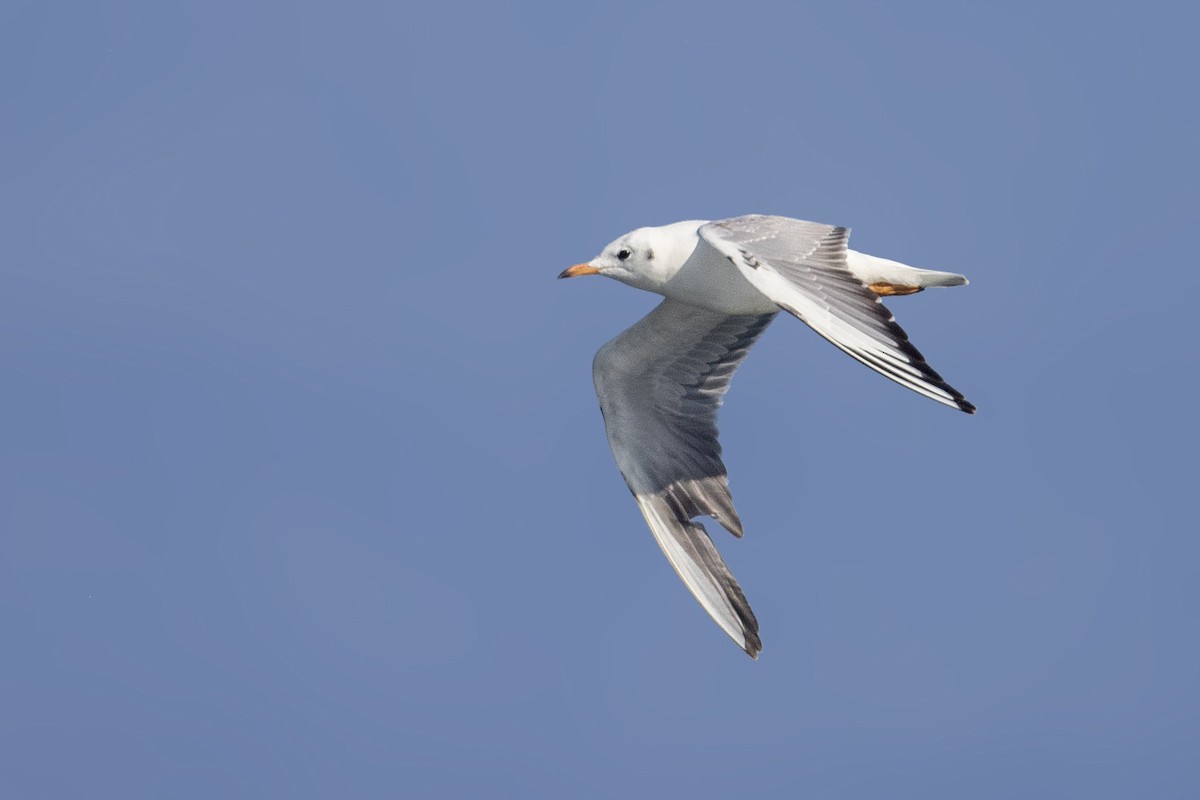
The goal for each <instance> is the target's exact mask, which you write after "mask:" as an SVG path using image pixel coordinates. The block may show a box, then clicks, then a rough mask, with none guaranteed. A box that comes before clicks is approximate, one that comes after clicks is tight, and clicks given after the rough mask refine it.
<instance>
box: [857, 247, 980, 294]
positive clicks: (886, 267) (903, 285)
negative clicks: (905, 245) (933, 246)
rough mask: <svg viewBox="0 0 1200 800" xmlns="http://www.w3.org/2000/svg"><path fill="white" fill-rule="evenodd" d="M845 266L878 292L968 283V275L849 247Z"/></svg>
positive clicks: (903, 292)
mask: <svg viewBox="0 0 1200 800" xmlns="http://www.w3.org/2000/svg"><path fill="white" fill-rule="evenodd" d="M846 266H847V267H849V268H850V271H851V272H852V273H854V277H856V278H858V279H859V280H860V281H862V282H863V283H865V284H866V285H867V286H868V287H870V289H871V291H873V292H875V294H879V295H896V294H913V293H914V292H919V291H921V290H922V289H927V288H929V287H930V286H965V285H966V284H967V283H968V281H967V278H966V276H965V275H959V274H958V273H955V272H938V271H937V270H932V269H917V268H916V267H910V266H908V265H907V264H901V263H900V262H899V261H889V260H888V259H886V258H877V257H876V256H869V255H867V254H866V253H859V252H857V251H855V250H849V249H848V250H846Z"/></svg>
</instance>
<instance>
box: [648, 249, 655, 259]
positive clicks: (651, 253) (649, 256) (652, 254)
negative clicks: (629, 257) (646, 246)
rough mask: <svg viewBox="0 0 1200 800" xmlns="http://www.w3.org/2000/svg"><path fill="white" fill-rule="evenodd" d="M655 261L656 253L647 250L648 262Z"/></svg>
mask: <svg viewBox="0 0 1200 800" xmlns="http://www.w3.org/2000/svg"><path fill="white" fill-rule="evenodd" d="M653 259H654V251H653V250H647V251H646V260H647V261H651V260H653Z"/></svg>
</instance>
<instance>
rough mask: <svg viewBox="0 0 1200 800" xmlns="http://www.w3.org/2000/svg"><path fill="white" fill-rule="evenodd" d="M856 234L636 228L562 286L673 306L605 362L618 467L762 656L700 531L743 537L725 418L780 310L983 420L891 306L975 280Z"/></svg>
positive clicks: (709, 604)
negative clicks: (652, 296)
mask: <svg viewBox="0 0 1200 800" xmlns="http://www.w3.org/2000/svg"><path fill="white" fill-rule="evenodd" d="M848 238H849V231H848V230H847V229H845V228H836V227H833V226H829V225H822V224H819V223H814V222H805V221H802V220H794V219H789V218H786V217H769V216H759V215H752V216H745V217H734V218H732V219H727V220H719V221H716V222H707V221H703V220H688V221H685V222H678V223H675V224H673V225H665V226H662V227H658V228H639V229H638V230H635V231H632V232H630V233H628V234H626V235H625V236H622V237H620V238H618V239H617V240H615V241H614V242H612V243H611V244H609V245H608V246H607V247H606V248H605V249H604V251H603V252H602V253H601V254H600V255H599V256H597V257H596V258H594V259H592V261H590V262H588V263H587V264H578V265H576V266H574V267H571V268H569V269H567V270H565V271H564V272H563V273H562V274H561V275H560V276H559V277H574V276H577V275H597V274H598V275H605V276H607V277H612V278H615V279H616V280H619V281H621V282H623V283H627V284H629V285H631V286H634V287H636V288H639V289H644V290H646V291H650V292H655V293H657V294H661V295H663V296H664V297H666V300H664V301H663V302H662V303H661V304H659V306H658V307H657V308H655V309H654V310H653V311H651V312H650V313H649V314H648V315H646V316H645V317H644V318H643V319H641V320H640V321H639V322H637V323H636V324H634V325H633V326H632V327H631V328H629V329H628V330H626V331H625V332H624V333H622V334H621V335H619V336H617V337H616V338H615V339H613V340H612V341H610V342H608V343H607V344H606V345H604V346H603V347H602V348H600V351H599V352H598V353H597V354H596V358H595V361H594V362H593V370H592V374H593V378H594V380H595V384H596V394H597V397H598V398H599V401H600V410H601V412H602V413H603V415H604V422H605V429H606V431H607V433H608V439H609V445H610V446H611V448H612V451H613V456H614V458H615V459H616V462H617V466H618V468H619V469H620V470H621V474H622V475H623V476H624V478H625V481H626V483H628V484H629V488H630V490H631V491H632V492H633V494H634V497H635V498H636V499H637V502H638V505H639V507H640V508H641V510H642V513H643V516H644V517H645V518H646V522H647V524H648V525H649V526H650V529H651V532H652V533H653V534H654V536H655V538H656V539H657V540H658V543H659V545H660V546H661V547H662V549H663V552H664V553H665V554H666V556H667V558H668V559H669V560H670V562H671V565H672V566H673V567H674V568H675V571H676V572H677V573H678V574H679V576H680V577H681V578H682V579H683V581H684V583H685V584H687V586H688V588H689V589H690V590H691V591H692V594H693V595H695V596H696V599H697V600H699V601H700V604H701V605H702V606H704V608H705V610H707V611H708V613H709V614H710V615H711V616H712V617H713V619H714V620H716V622H717V624H719V625H720V626H721V628H722V629H723V630H725V632H726V633H727V634H729V636H730V637H731V638H733V640H734V641H735V642H737V643H738V644H739V645H740V646H741V647H742V648H743V649H744V650H745V651H746V652H747V653H749V654H750V655H751V656H752V657H757V655H758V652H759V651H760V650H761V649H762V645H761V642H760V641H759V638H758V623H757V621H756V620H755V618H754V614H753V612H752V611H751V610H750V606H749V604H748V603H747V602H746V598H745V596H744V595H743V594H742V590H741V588H740V587H739V586H738V584H737V581H736V580H734V578H733V576H732V575H731V574H730V573H729V570H728V568H727V567H726V566H725V563H724V561H722V560H721V557H720V555H719V554H718V553H717V551H716V548H715V547H714V546H713V543H712V541H711V540H710V539H709V537H708V534H707V532H706V531H705V529H704V527H703V525H701V524H699V523H696V522H694V521H693V519H694V518H695V517H697V516H701V515H707V516H711V517H712V518H713V519H715V520H717V521H718V522H719V523H721V525H722V526H724V527H725V528H726V529H727V530H729V532H730V533H732V534H734V535H735V536H741V535H742V525H741V521H740V520H739V518H738V515H737V512H736V511H735V510H734V507H733V501H732V497H731V496H730V493H729V485H728V480H727V478H726V472H725V467H724V464H723V463H722V462H721V448H720V444H719V443H718V442H717V428H716V418H717V411H718V409H719V408H720V405H721V401H722V398H723V397H724V394H725V391H726V389H727V388H728V386H729V381H730V380H731V378H732V376H733V372H734V370H736V369H737V367H738V365H739V364H740V363H741V361H742V359H743V358H744V357H745V355H746V353H747V352H748V350H749V348H750V346H751V345H753V343H754V342H755V341H756V340H757V338H758V336H759V335H761V333H762V332H763V330H765V329H766V327H767V325H769V324H770V322H771V320H772V319H774V317H775V315H776V314H778V312H779V311H780V310H781V309H782V310H785V311H788V312H789V313H791V314H792V315H794V316H796V317H798V318H799V319H801V320H802V321H804V322H805V323H807V324H808V325H809V326H810V327H812V328H813V329H814V330H815V331H816V332H817V333H819V334H821V336H823V337H825V338H826V339H827V340H829V341H830V342H831V343H833V344H834V345H835V346H837V347H838V348H840V349H841V350H843V351H844V352H846V353H847V354H848V355H850V356H852V357H853V358H855V359H857V360H858V361H860V362H862V363H864V364H866V365H867V366H869V367H871V368H872V369H874V370H876V371H877V372H880V373H882V374H883V375H885V376H886V377H888V378H891V379H892V380H894V381H896V382H897V383H900V384H901V385H903V386H906V387H908V388H910V389H913V390H914V391H916V392H918V393H920V394H922V395H925V396H926V397H929V398H931V399H933V400H936V401H938V402H940V403H943V404H945V405H949V406H953V407H956V408H959V409H961V410H963V411H966V412H968V413H973V412H974V410H975V408H974V406H972V405H971V404H970V403H968V402H967V401H966V400H965V399H964V398H963V396H962V394H960V393H959V392H957V391H956V390H955V389H953V388H952V387H950V386H949V385H948V384H946V383H945V381H943V380H942V378H941V376H939V375H938V374H937V373H936V372H934V371H933V370H932V369H931V368H930V367H929V366H928V364H926V363H925V359H924V358H923V357H922V356H921V354H920V353H919V352H918V351H917V350H916V348H914V347H913V346H912V345H911V344H909V343H908V336H907V335H906V334H905V333H904V331H903V330H902V329H901V328H900V327H899V326H898V325H896V323H895V321H894V319H893V317H892V315H891V313H890V312H889V311H888V310H887V309H886V308H885V307H884V306H883V305H882V304H881V303H880V300H879V297H880V295H892V294H911V293H913V292H917V291H920V290H921V289H924V288H926V287H928V286H957V285H962V284H965V283H966V282H967V281H966V278H964V277H963V276H961V275H957V274H954V273H949V272H937V271H933V270H922V269H916V268H914V267H909V266H906V265H904V264H900V263H898V262H895V261H889V260H887V259H882V258H876V257H875V256H869V255H866V254H865V253H856V252H854V251H852V250H849V249H847V247H846V242H847V240H848Z"/></svg>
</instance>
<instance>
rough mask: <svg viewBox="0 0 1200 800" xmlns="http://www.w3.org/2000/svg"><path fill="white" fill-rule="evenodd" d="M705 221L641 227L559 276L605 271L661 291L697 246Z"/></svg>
mask: <svg viewBox="0 0 1200 800" xmlns="http://www.w3.org/2000/svg"><path fill="white" fill-rule="evenodd" d="M703 224H704V222H703V221H699V220H687V221H685V222H676V223H675V224H673V225H663V226H661V227H658V228H638V229H637V230H636V231H630V232H629V233H627V234H625V235H624V236H621V237H618V238H616V239H614V240H613V241H612V242H610V243H609V244H608V245H607V246H606V247H605V248H604V249H603V250H602V251H600V255H598V256H596V257H595V258H593V259H592V260H591V261H589V262H587V263H586V264H576V265H575V266H573V267H568V268H567V269H565V270H563V271H562V272H561V273H560V274H559V276H558V277H560V278H575V277H578V276H580V275H603V276H604V277H606V278H613V279H615V280H618V281H620V282H621V283H625V284H628V285H630V286H633V287H635V288H637V289H645V290H646V291H650V292H659V293H661V291H662V288H663V286H665V285H666V283H667V281H669V280H670V279H671V278H672V276H674V275H675V273H676V272H678V271H679V268H680V267H682V266H683V264H684V262H685V261H687V260H688V257H689V256H691V254H692V251H693V250H695V249H696V244H697V242H699V237H697V236H696V230H697V229H698V228H699V227H700V226H701V225H703Z"/></svg>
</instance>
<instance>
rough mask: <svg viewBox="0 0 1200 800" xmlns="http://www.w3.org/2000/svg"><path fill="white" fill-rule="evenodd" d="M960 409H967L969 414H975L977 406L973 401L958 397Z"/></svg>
mask: <svg viewBox="0 0 1200 800" xmlns="http://www.w3.org/2000/svg"><path fill="white" fill-rule="evenodd" d="M958 410H959V411H965V412H966V413H968V414H974V413H975V406H973V405H972V404H971V403H969V402H967V401H966V400H964V399H962V398H959V399H958Z"/></svg>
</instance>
